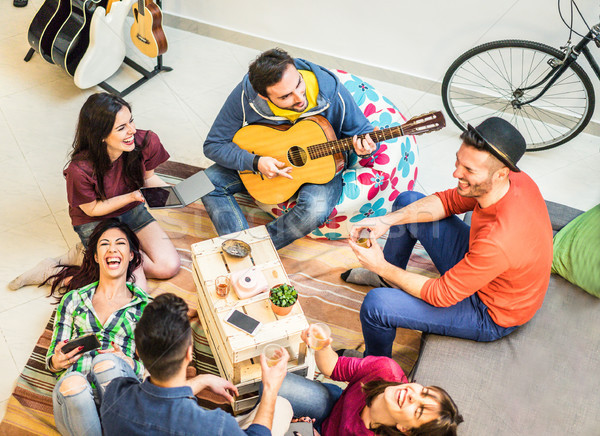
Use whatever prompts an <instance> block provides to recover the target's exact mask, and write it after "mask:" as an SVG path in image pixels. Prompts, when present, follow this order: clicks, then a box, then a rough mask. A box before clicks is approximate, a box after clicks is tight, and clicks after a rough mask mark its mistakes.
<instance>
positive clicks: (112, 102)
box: [70, 92, 148, 200]
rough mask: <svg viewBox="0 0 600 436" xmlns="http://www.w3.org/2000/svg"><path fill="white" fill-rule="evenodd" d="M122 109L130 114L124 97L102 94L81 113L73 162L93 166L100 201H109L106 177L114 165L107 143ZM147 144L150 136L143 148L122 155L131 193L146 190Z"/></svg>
mask: <svg viewBox="0 0 600 436" xmlns="http://www.w3.org/2000/svg"><path fill="white" fill-rule="evenodd" d="M123 107H126V108H127V109H129V111H131V106H130V105H129V103H127V102H126V101H125V100H123V99H122V98H121V97H117V96H116V95H112V94H109V93H107V92H99V93H97V94H93V95H91V96H90V97H89V98H88V99H87V100H86V102H85V103H84V104H83V106H82V107H81V110H80V111H79V121H78V123H77V130H76V131H75V139H74V140H73V151H72V152H71V156H70V157H71V162H72V161H77V160H86V161H89V162H90V164H91V165H92V168H93V170H94V175H95V176H96V179H97V181H98V192H96V195H97V196H98V198H99V199H100V200H106V192H105V190H104V176H105V175H106V172H107V171H108V170H109V169H110V167H111V165H112V162H111V161H110V158H109V156H108V151H107V150H106V143H105V142H104V140H105V139H106V137H107V136H108V135H110V133H111V132H112V130H113V127H114V125H115V119H116V117H117V113H118V112H119V111H120V110H121V109H122V108H123ZM147 143H148V135H146V137H145V138H144V140H143V141H142V143H141V144H136V146H135V149H133V150H132V151H130V152H124V153H123V159H124V165H123V168H124V170H125V174H124V176H125V182H126V183H127V185H128V186H129V187H130V188H131V190H132V191H135V190H136V189H139V188H140V187H142V186H144V174H143V170H142V153H141V150H142V149H144V147H146V145H147Z"/></svg>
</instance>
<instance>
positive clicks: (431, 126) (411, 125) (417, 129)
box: [402, 111, 446, 135]
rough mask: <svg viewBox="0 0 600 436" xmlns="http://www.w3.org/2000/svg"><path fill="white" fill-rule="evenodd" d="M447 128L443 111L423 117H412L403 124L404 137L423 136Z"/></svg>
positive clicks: (433, 112)
mask: <svg viewBox="0 0 600 436" xmlns="http://www.w3.org/2000/svg"><path fill="white" fill-rule="evenodd" d="M444 127H446V119H445V118H444V114H443V113H442V112H441V111H432V112H429V113H426V114H423V115H417V116H416V117H412V118H411V119H410V120H408V121H407V122H406V123H404V124H402V133H403V134H404V135H422V134H423V133H428V132H435V131H436V130H440V129H442V128H444Z"/></svg>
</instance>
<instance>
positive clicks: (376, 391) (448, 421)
mask: <svg viewBox="0 0 600 436" xmlns="http://www.w3.org/2000/svg"><path fill="white" fill-rule="evenodd" d="M401 384H403V383H399V382H390V381H386V380H383V379H381V378H378V379H375V380H371V381H370V382H368V383H365V384H364V385H363V386H362V390H363V392H364V393H365V402H366V403H367V406H369V407H370V406H371V404H373V400H374V399H375V397H377V396H378V395H380V394H383V392H384V391H385V390H386V388H388V387H390V386H398V385H401ZM428 389H429V390H430V391H432V392H434V393H435V394H436V396H437V398H438V400H439V403H440V410H439V416H438V417H437V418H435V419H433V420H432V421H429V422H426V423H425V424H422V425H421V426H420V427H417V428H411V429H409V430H408V433H402V432H401V431H400V430H398V428H397V427H395V426H387V425H379V426H377V427H372V428H370V430H371V431H372V432H373V433H375V434H377V435H386V436H403V435H410V436H425V435H427V436H456V427H457V426H458V424H460V423H461V422H463V417H462V415H461V414H460V413H458V408H457V407H456V404H455V403H454V400H453V399H452V397H450V395H448V392H446V391H445V390H444V389H442V388H440V387H438V386H428Z"/></svg>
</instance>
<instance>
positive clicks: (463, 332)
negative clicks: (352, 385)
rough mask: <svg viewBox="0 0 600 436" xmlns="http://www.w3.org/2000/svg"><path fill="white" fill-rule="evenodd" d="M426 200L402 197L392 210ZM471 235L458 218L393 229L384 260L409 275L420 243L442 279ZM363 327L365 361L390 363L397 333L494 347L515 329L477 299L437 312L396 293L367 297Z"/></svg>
mask: <svg viewBox="0 0 600 436" xmlns="http://www.w3.org/2000/svg"><path fill="white" fill-rule="evenodd" d="M423 197H424V195H423V194H421V193H418V192H413V191H406V192H403V193H402V194H400V195H399V196H398V198H397V199H396V201H395V203H394V206H393V208H392V210H394V211H395V210H398V209H401V208H403V207H405V206H407V205H409V204H410V203H413V202H414V201H417V200H418V199H420V198H423ZM469 230H470V228H469V226H468V225H467V224H465V223H464V222H463V221H462V220H461V219H459V218H458V217H456V216H450V217H448V218H445V219H443V220H440V221H434V222H429V223H412V224H406V225H400V226H393V227H391V228H390V233H389V236H388V240H387V242H386V244H385V247H384V249H383V254H384V257H385V259H386V260H387V261H388V262H390V263H391V264H393V265H395V266H398V267H400V268H402V269H405V268H406V265H407V264H408V259H409V258H410V254H411V252H412V249H413V247H414V245H415V243H416V242H417V240H418V241H420V242H421V244H422V245H423V247H424V248H425V250H426V251H427V253H428V254H429V256H430V257H431V259H432V261H433V263H434V264H435V266H436V268H437V269H438V271H439V272H440V274H444V273H445V272H446V271H448V270H449V269H450V268H452V267H453V266H454V265H456V264H457V263H458V262H459V261H461V260H462V259H463V258H464V256H465V254H466V253H467V252H468V250H469ZM360 321H361V324H362V331H363V335H364V337H365V347H366V348H365V356H368V355H376V356H388V357H391V356H392V343H393V341H394V339H395V337H396V329H397V328H398V327H402V328H407V329H411V330H421V331H422V332H426V333H435V334H438V335H445V336H455V337H459V338H464V339H472V340H475V341H494V340H496V339H499V338H501V337H503V336H506V335H507V334H509V333H510V332H512V331H513V330H514V329H515V328H516V327H501V326H499V325H497V324H496V323H495V322H494V321H493V320H492V318H491V316H490V315H489V313H488V308H487V306H486V305H485V304H484V303H483V302H482V301H481V299H480V298H479V296H478V295H477V294H476V293H475V294H473V295H471V296H470V297H469V298H466V299H464V300H462V301H460V302H458V303H457V304H455V305H454V306H451V307H435V306H432V305H430V304H429V303H426V302H425V301H423V300H421V299H419V298H416V297H413V296H412V295H409V294H407V293H406V292H404V291H402V290H399V289H394V288H376V289H373V290H371V291H369V293H368V294H367V295H366V297H365V300H364V301H363V304H362V306H361V308H360Z"/></svg>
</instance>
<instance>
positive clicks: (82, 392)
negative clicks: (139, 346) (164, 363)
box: [46, 219, 150, 435]
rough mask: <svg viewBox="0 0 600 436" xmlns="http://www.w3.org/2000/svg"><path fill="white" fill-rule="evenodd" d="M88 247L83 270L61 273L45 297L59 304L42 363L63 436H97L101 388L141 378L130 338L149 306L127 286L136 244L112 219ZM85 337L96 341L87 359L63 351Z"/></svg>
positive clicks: (100, 226)
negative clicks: (49, 375) (53, 377)
mask: <svg viewBox="0 0 600 436" xmlns="http://www.w3.org/2000/svg"><path fill="white" fill-rule="evenodd" d="M88 247H89V249H88V250H87V251H86V253H85V256H84V259H83V264H82V265H81V267H76V266H67V267H65V268H64V269H63V270H62V271H61V272H60V273H59V274H57V275H56V276H54V277H52V278H51V279H52V282H53V284H52V290H51V295H54V296H55V297H56V298H60V303H59V304H58V307H57V309H56V316H55V319H54V333H53V335H52V341H51V343H50V347H49V348H48V354H47V355H46V364H47V368H48V369H49V370H50V371H52V372H53V373H55V374H57V376H58V377H59V381H58V382H57V384H56V387H55V388H54V392H53V395H52V397H53V403H54V418H55V421H56V426H57V428H58V430H59V431H60V433H61V434H63V435H68V434H86V435H96V434H97V435H101V432H102V429H101V426H100V420H99V418H98V412H97V410H96V403H97V401H98V400H99V398H101V395H102V390H103V387H104V386H106V385H107V384H108V383H109V382H110V381H111V380H112V379H113V378H115V377H138V378H140V379H141V377H142V375H143V373H144V367H143V365H142V363H141V361H138V360H136V358H135V342H134V339H133V331H134V329H135V325H136V324H137V322H138V320H139V319H140V317H141V315H142V311H143V310H144V308H145V307H146V305H147V304H148V303H149V302H150V297H149V296H148V295H147V294H146V293H145V292H144V291H143V290H142V289H140V288H139V287H137V286H135V284H134V283H133V282H132V280H133V279H134V276H133V271H134V270H135V269H136V268H138V267H139V266H140V264H141V262H142V257H141V254H140V244H139V240H138V239H137V237H136V236H135V233H133V232H132V231H131V229H130V228H129V227H128V226H127V225H126V224H124V223H121V222H119V221H118V220H116V219H110V220H105V221H102V222H101V223H100V224H98V226H97V227H96V228H95V230H94V232H93V233H92V235H91V237H90V240H89V245H88ZM71 276H72V279H71V280H70V281H69V282H68V284H66V283H67V281H68V279H67V280H65V279H66V278H67V277H71ZM61 291H62V292H63V293H64V292H66V293H64V295H61ZM61 297H62V298H61ZM89 333H92V334H95V335H96V337H97V338H98V340H99V341H100V344H101V346H100V349H96V350H92V351H87V352H85V351H82V348H83V346H81V347H78V348H75V349H74V350H72V351H69V352H66V353H63V352H62V348H63V347H64V346H65V345H66V344H67V343H68V342H69V341H70V340H73V339H75V338H78V337H80V336H83V335H85V334H89ZM88 375H89V377H87V376H88ZM88 379H89V380H90V381H91V383H90V382H89V381H88Z"/></svg>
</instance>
